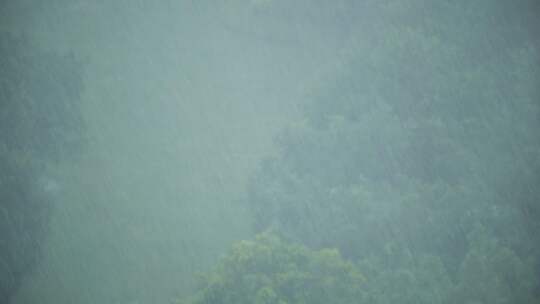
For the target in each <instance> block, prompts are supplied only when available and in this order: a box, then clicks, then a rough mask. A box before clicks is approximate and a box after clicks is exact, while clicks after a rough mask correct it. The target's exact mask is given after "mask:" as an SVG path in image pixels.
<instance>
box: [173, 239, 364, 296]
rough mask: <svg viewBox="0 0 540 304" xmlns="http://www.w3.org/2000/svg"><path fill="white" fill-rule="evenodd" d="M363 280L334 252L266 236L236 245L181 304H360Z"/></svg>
mask: <svg viewBox="0 0 540 304" xmlns="http://www.w3.org/2000/svg"><path fill="white" fill-rule="evenodd" d="M365 282H366V279H365V278H364V277H363V276H362V274H361V273H360V272H359V271H358V270H357V269H356V267H355V266H354V265H353V264H352V263H350V262H347V261H345V260H343V259H342V258H341V256H340V254H339V252H338V251H337V250H336V249H323V250H320V251H313V250H310V249H308V248H306V247H304V246H300V245H294V244H289V243H287V242H285V241H283V240H281V239H280V238H279V237H278V236H276V235H274V234H272V233H268V232H266V233H263V234H261V235H258V236H257V237H256V238H255V240H254V241H241V242H239V243H237V244H236V245H235V246H234V248H233V250H232V251H231V252H230V254H229V255H228V256H227V257H226V258H224V259H223V260H222V262H221V263H220V265H219V267H218V268H217V269H216V270H215V271H214V272H211V273H209V274H207V275H206V276H205V278H204V282H203V286H202V288H201V290H200V292H199V293H198V294H197V295H196V296H195V297H193V298H192V299H190V300H187V301H186V302H182V303H193V304H195V303H200V304H202V303H206V304H210V303H213V304H217V303H231V304H232V303H235V304H242V303H246V304H247V303H257V304H263V303H276V304H277V303H280V304H283V303H313V304H317V303H321V304H322V303H363V302H365V294H364V290H363V286H364V285H365Z"/></svg>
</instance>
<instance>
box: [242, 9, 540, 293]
mask: <svg viewBox="0 0 540 304" xmlns="http://www.w3.org/2000/svg"><path fill="white" fill-rule="evenodd" d="M488 2H489V1H474V2H469V1H454V2H452V3H444V4H442V3H440V4H428V3H426V2H425V1H408V2H406V3H405V2H401V1H383V2H381V3H382V4H380V5H378V6H375V8H373V14H375V15H377V16H380V21H374V22H375V24H372V26H371V28H373V29H374V30H373V32H371V33H365V32H364V31H360V33H362V35H361V36H360V35H359V36H358V37H355V38H353V41H354V42H353V43H351V46H350V47H349V48H348V50H347V52H345V53H346V55H345V58H344V59H343V60H342V63H341V65H339V66H338V67H337V68H336V71H335V74H334V75H332V76H331V77H327V78H325V79H324V81H323V82H322V83H321V84H320V85H319V87H318V88H317V89H316V90H315V92H314V93H312V96H313V98H312V102H311V103H309V104H308V105H306V108H305V111H306V115H305V116H304V118H303V120H301V121H298V122H297V123H295V124H293V125H291V127H290V128H288V129H287V130H286V131H285V132H284V133H283V134H282V135H281V136H280V137H279V139H278V144H279V145H280V147H281V153H280V155H278V156H277V157H274V158H271V159H268V160H266V161H265V162H264V163H263V164H262V166H261V168H260V170H259V171H258V172H257V173H256V174H255V176H254V177H253V179H252V181H251V185H250V204H251V207H252V211H253V214H254V216H255V218H256V228H257V229H259V230H260V231H262V230H264V229H267V228H268V227H272V228H273V229H276V230H278V231H280V232H281V233H283V234H284V235H286V236H287V237H289V238H291V239H294V240H295V241H297V242H300V243H303V244H307V245H308V246H311V247H314V248H325V247H338V248H339V249H340V250H341V251H342V252H343V254H344V256H345V257H347V258H350V259H353V260H357V261H359V262H360V263H361V264H362V265H367V268H366V269H373V275H372V276H371V277H375V278H378V279H376V280H374V281H370V282H380V284H375V283H373V284H374V285H371V287H370V289H369V292H368V294H370V295H371V294H379V295H382V294H384V295H385V296H380V297H379V296H373V298H372V299H374V300H373V301H375V302H377V303H390V302H396V301H398V299H399V301H400V302H405V303H409V302H410V303H433V302H435V303H454V302H455V303H467V302H470V303H476V302H478V303H489V302H496V303H499V302H500V303H510V302H512V303H530V302H531V301H533V300H532V299H535V298H536V299H538V297H539V295H538V292H539V291H538V288H539V286H538V280H537V278H538V276H539V275H540V273H539V272H538V271H536V272H535V271H534V269H535V267H536V269H538V263H539V260H538V257H539V256H540V248H539V247H538V244H540V239H539V238H538V234H537V233H536V232H535V231H538V229H539V227H540V209H538V206H539V204H538V202H539V201H540V191H539V189H538V186H537V184H538V183H539V181H540V138H539V137H538V134H537V132H535V131H536V130H537V129H538V127H540V120H539V117H540V104H539V103H538V96H539V93H540V92H539V91H538V86H537V84H536V82H537V80H538V78H537V77H538V75H540V73H539V72H540V71H539V70H538V67H539V66H540V65H539V64H538V63H539V62H538V59H539V58H540V45H538V42H537V40H534V39H531V37H532V34H531V29H530V27H531V26H532V25H535V24H536V23H537V22H535V21H533V20H534V19H533V18H532V17H531V12H530V11H529V8H530V7H532V5H533V4H532V2H530V1H521V2H520V3H519V5H518V6H516V7H514V8H512V9H511V10H510V9H509V8H508V7H507V6H506V4H504V3H503V2H502V1H500V2H499V1H497V2H496V3H493V2H489V3H488ZM344 3H347V1H344ZM351 5H352V4H351ZM423 5H428V8H429V9H421V10H420V8H421V7H422V6H423ZM424 12H425V13H424ZM495 20H496V22H495ZM377 22H378V23H377ZM509 41H511V43H509ZM478 227H482V228H481V229H480V228H478ZM478 231H482V232H481V233H480V232H478ZM478 235H481V237H479V236H478ZM483 239H488V240H491V241H489V242H487V241H486V242H484V241H482V240H483ZM492 243H493V244H497V245H489V244H492ZM388 250H390V251H391V252H395V253H396V254H397V255H395V254H394V255H390V256H391V258H385V257H386V256H388V253H387V252H388ZM381 259H383V262H380V263H379V262H377V261H378V260H381ZM479 259H480V260H479ZM482 259H484V260H482ZM482 261H483V262H482ZM377 265H378V266H377ZM425 265H430V266H425ZM502 265H505V266H504V267H503V266H502ZM473 266H474V267H473ZM477 267H481V268H480V269H478V268H477ZM482 267H483V268H482ZM426 269H427V270H426ZM426 271H427V272H426ZM424 278H437V280H439V282H440V283H437V284H435V283H433V281H432V280H426V279H424ZM428 281H429V282H431V283H433V284H434V285H429V284H427V283H425V282H428ZM390 282H394V283H390ZM423 282H424V283H423ZM451 282H452V283H451ZM385 284H387V285H386V287H385ZM392 286H403V287H399V288H392ZM407 286H408V287H407ZM422 286H425V288H422ZM465 286H468V287H465ZM411 293H412V294H411ZM422 293H425V294H424V295H422ZM385 297H386V298H385Z"/></svg>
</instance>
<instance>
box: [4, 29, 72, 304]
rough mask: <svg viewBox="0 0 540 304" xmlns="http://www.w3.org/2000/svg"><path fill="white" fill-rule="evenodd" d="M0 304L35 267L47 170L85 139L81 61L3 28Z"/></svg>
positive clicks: (46, 207) (46, 202)
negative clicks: (41, 47) (44, 49)
mask: <svg viewBox="0 0 540 304" xmlns="http://www.w3.org/2000/svg"><path fill="white" fill-rule="evenodd" d="M0 67H1V71H2V73H3V74H2V76H1V79H0V138H1V142H0V248H2V250H0V302H2V303H8V302H9V299H10V298H11V296H12V295H13V294H14V292H15V291H16V290H17V288H18V287H19V285H20V284H21V281H22V279H23V278H24V276H25V275H26V274H27V273H28V272H30V271H31V270H32V268H33V266H34V265H35V264H36V262H37V260H38V258H39V253H40V247H41V243H42V241H43V239H44V237H45V233H46V225H47V218H48V214H49V212H50V207H51V205H50V202H51V200H52V196H51V194H52V193H51V192H53V190H54V189H53V188H54V182H52V181H51V180H49V179H48V178H46V177H45V176H46V174H47V167H50V165H51V164H52V163H56V162H60V161H66V159H68V158H69V157H70V156H71V155H73V154H74V153H75V151H77V150H78V149H79V148H80V147H81V145H82V142H83V136H82V134H83V130H82V128H83V123H82V116H81V112H80V109H79V104H78V102H79V93H80V91H81V89H82V79H81V66H80V64H79V63H78V62H77V61H76V60H75V59H74V58H73V57H72V56H68V57H66V56H59V55H56V54H50V53H45V52H41V51H39V50H37V49H36V48H35V47H34V46H32V45H30V44H29V43H28V42H26V41H24V40H22V39H21V38H18V37H15V36H13V35H11V34H8V33H0Z"/></svg>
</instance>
